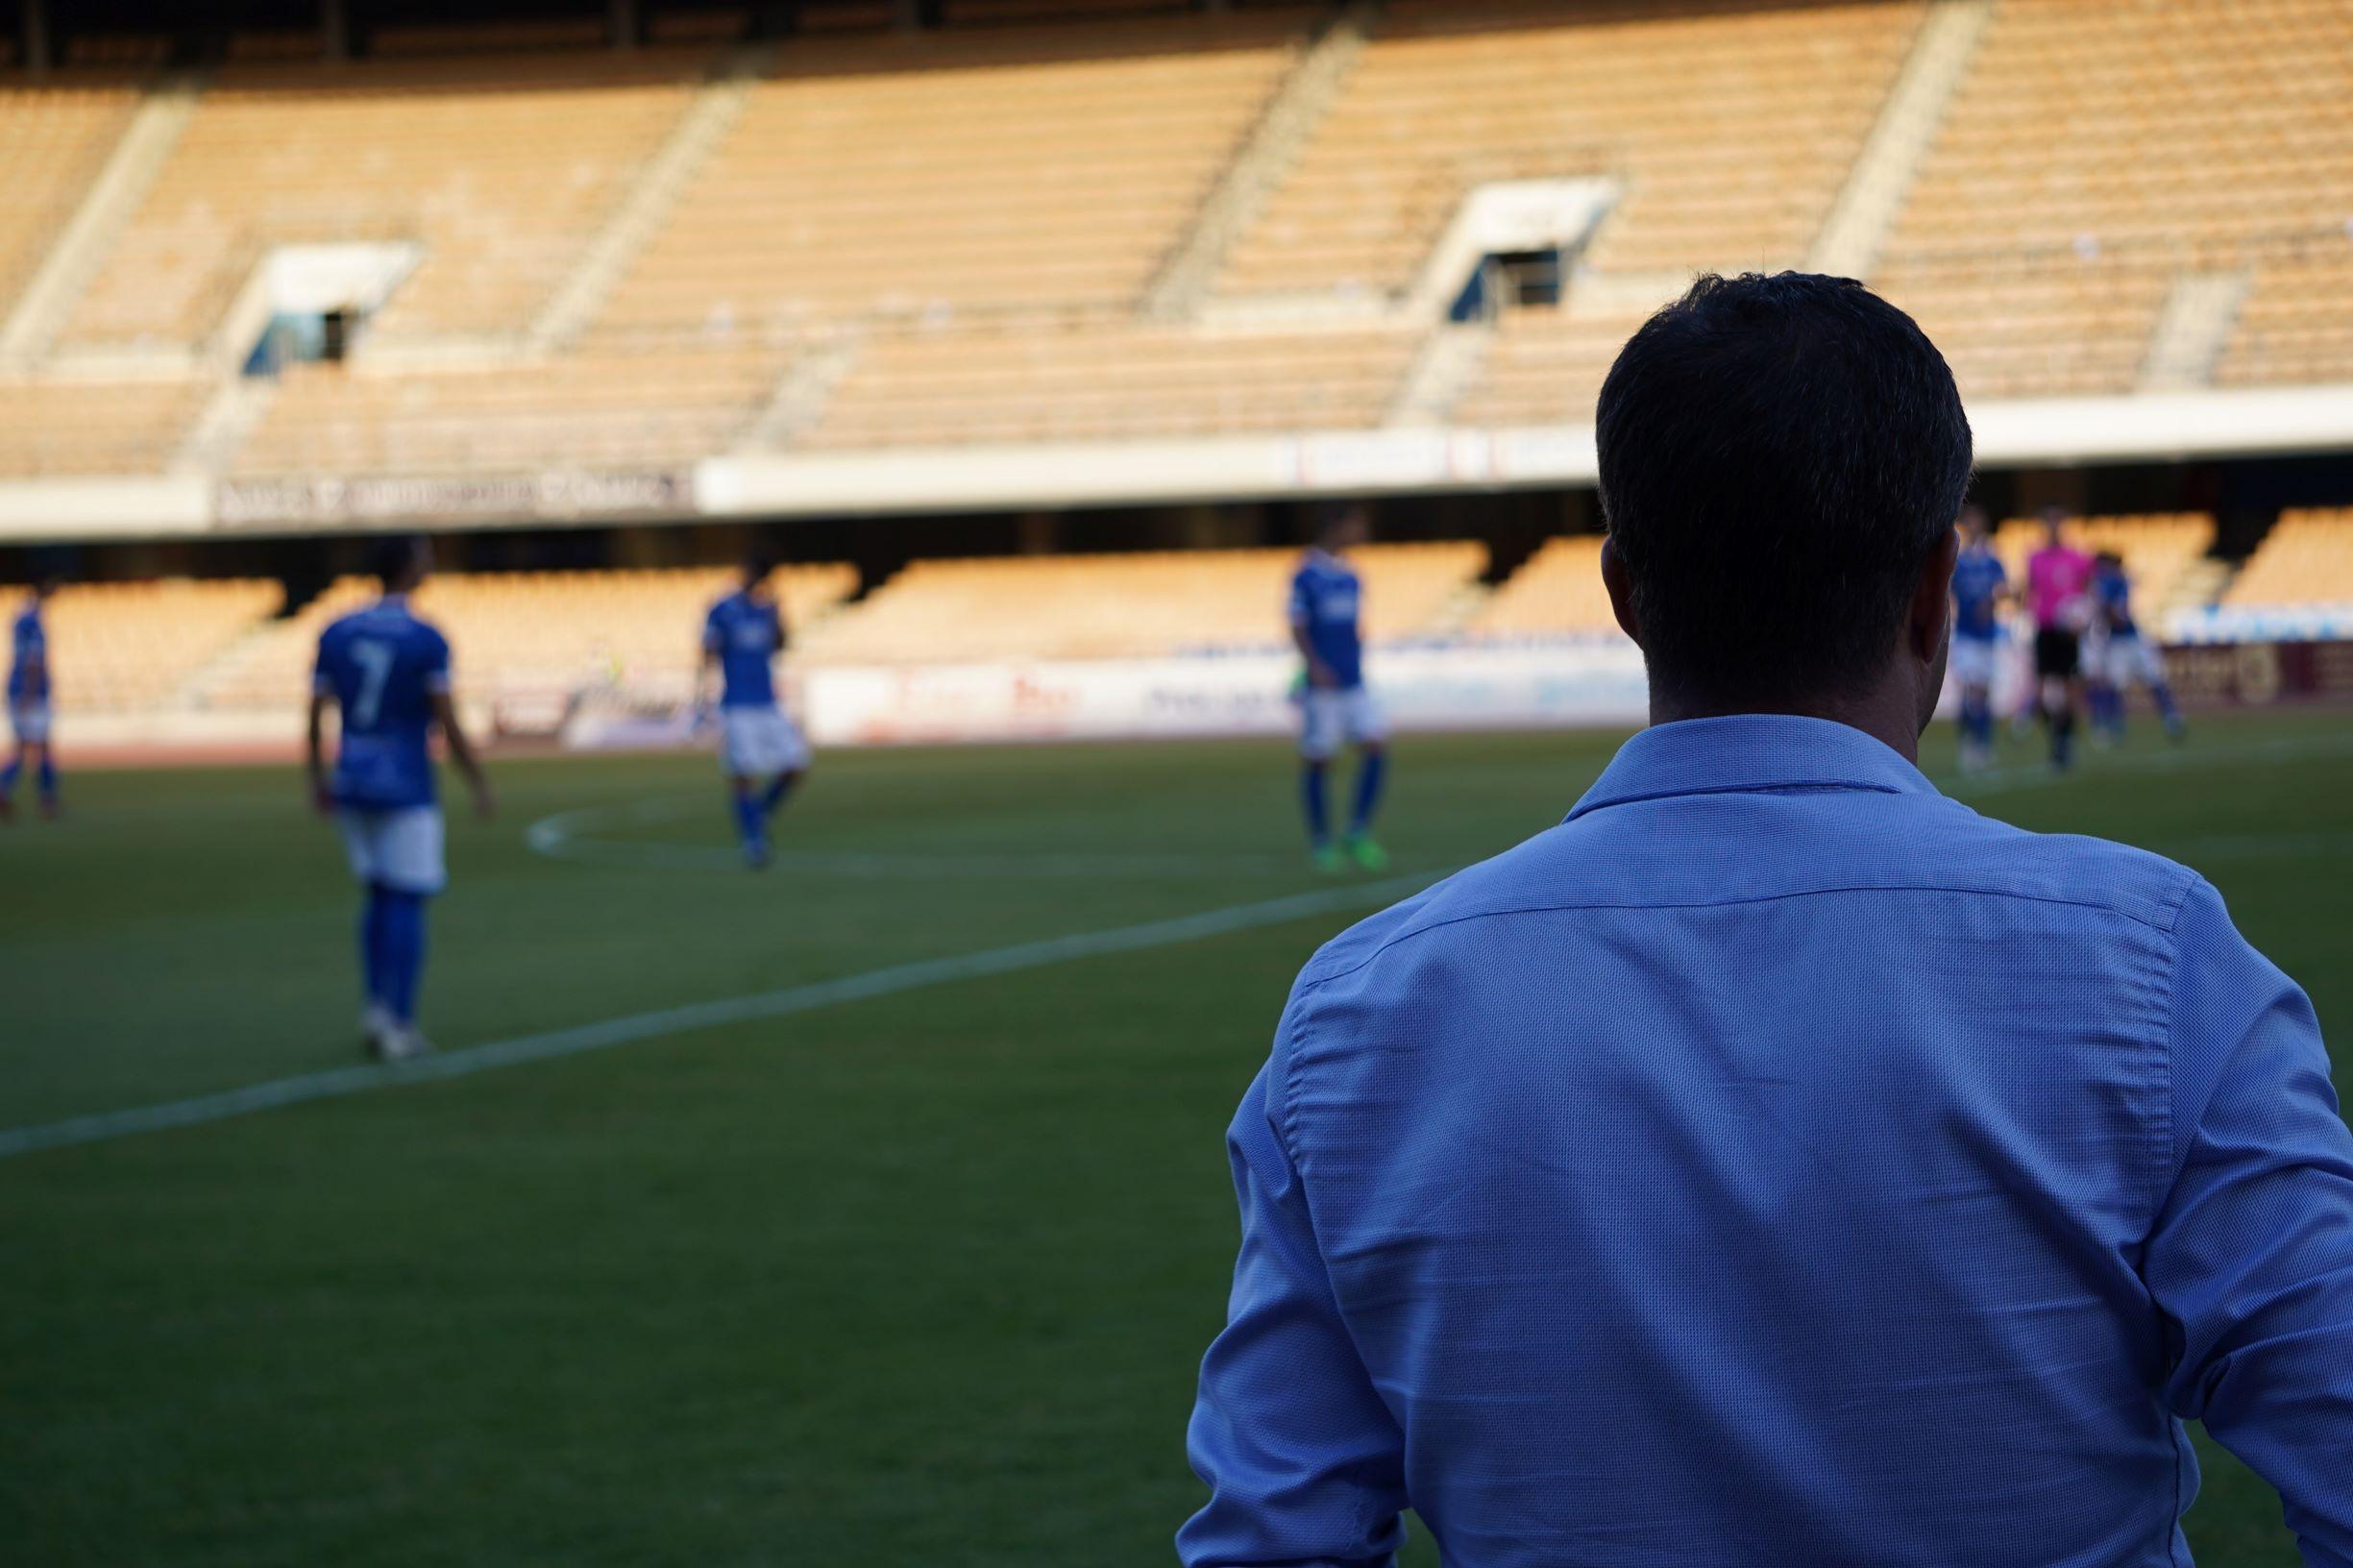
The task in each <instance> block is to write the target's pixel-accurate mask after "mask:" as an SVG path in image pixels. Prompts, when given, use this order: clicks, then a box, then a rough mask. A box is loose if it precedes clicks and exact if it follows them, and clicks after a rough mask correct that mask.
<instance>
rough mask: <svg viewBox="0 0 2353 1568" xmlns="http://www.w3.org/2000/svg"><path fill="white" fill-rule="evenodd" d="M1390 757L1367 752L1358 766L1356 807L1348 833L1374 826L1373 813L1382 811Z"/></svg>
mask: <svg viewBox="0 0 2353 1568" xmlns="http://www.w3.org/2000/svg"><path fill="white" fill-rule="evenodd" d="M1388 764H1389V755H1388V753H1387V752H1386V751H1367V752H1365V753H1364V760H1363V761H1362V762H1360V763H1359V764H1358V765H1357V798H1356V805H1355V807H1354V809H1353V810H1351V811H1350V813H1349V817H1348V831H1349V832H1351V833H1362V832H1365V831H1367V830H1368V829H1370V828H1371V827H1372V825H1373V813H1375V812H1377V811H1379V810H1380V809H1381V785H1382V781H1383V780H1384V779H1385V777H1386V776H1387V774H1388Z"/></svg>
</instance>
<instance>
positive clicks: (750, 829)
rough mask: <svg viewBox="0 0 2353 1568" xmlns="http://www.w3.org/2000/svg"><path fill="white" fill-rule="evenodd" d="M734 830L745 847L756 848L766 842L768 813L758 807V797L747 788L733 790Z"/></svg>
mask: <svg viewBox="0 0 2353 1568" xmlns="http://www.w3.org/2000/svg"><path fill="white" fill-rule="evenodd" d="M735 830H736V832H737V833H738V834H740V835H741V836H742V838H743V840H744V847H745V848H747V849H756V848H758V847H759V846H760V845H764V844H766V843H767V842H768V814H767V813H766V812H764V811H762V810H761V809H760V797H759V796H756V795H754V794H752V793H751V791H750V790H749V789H748V788H739V789H737V791H736V792H735Z"/></svg>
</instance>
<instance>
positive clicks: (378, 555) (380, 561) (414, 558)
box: [368, 533, 432, 594]
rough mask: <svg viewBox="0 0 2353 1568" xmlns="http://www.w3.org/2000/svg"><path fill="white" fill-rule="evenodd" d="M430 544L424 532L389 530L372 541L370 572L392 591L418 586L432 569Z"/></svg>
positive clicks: (394, 592)
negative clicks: (389, 531)
mask: <svg viewBox="0 0 2353 1568" xmlns="http://www.w3.org/2000/svg"><path fill="white" fill-rule="evenodd" d="M429 550H430V547H429V545H428V544H427V543H426V540H425V536H424V535H423V534H421V533H389V534H385V535H384V536H383V537H381V538H380V539H375V540H372V541H370V543H369V545H368V574H369V576H373V577H375V578H376V580H377V581H379V582H380V583H382V584H383V588H384V592H386V593H388V594H397V593H401V592H403V591H404V590H406V589H410V588H414V587H415V586H416V585H417V584H418V583H420V582H422V581H423V580H424V579H425V575H426V573H427V572H428V571H429V569H430V563H431V559H432V557H431V555H430V553H429Z"/></svg>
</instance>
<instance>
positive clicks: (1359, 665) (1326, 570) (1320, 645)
mask: <svg viewBox="0 0 2353 1568" xmlns="http://www.w3.org/2000/svg"><path fill="white" fill-rule="evenodd" d="M1363 597H1364V595H1363V588H1362V585H1361V584H1360V582H1359V581H1358V579H1357V575H1356V572H1355V570H1354V569H1353V568H1351V567H1350V566H1349V564H1348V563H1347V562H1346V561H1343V560H1341V559H1340V558H1339V557H1338V556H1336V555H1334V554H1332V553H1331V552H1330V551H1322V550H1311V551H1308V552H1307V555H1306V557H1305V558H1304V559H1302V560H1301V561H1300V563H1299V570H1298V572H1297V573H1296V574H1295V575H1294V576H1292V577H1291V625H1294V626H1297V627H1299V628H1300V629H1302V630H1304V631H1305V632H1306V633H1307V637H1308V646H1309V647H1310V648H1311V649H1314V650H1315V656H1316V657H1317V658H1318V659H1320V660H1322V661H1323V663H1324V665H1325V667H1326V668H1327V669H1329V670H1330V671H1331V672H1332V674H1333V676H1334V678H1336V680H1338V682H1339V683H1340V686H1341V689H1343V690H1353V689H1355V688H1356V687H1359V686H1361V685H1363V684H1364V639H1363V635H1362V632H1361V630H1360V625H1359V617H1360V614H1361V610H1362V603H1363Z"/></svg>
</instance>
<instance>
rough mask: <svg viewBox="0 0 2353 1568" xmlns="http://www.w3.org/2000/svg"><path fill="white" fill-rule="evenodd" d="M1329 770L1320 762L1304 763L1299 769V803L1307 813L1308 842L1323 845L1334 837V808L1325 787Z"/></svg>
mask: <svg viewBox="0 0 2353 1568" xmlns="http://www.w3.org/2000/svg"><path fill="white" fill-rule="evenodd" d="M1326 772H1328V770H1327V769H1326V768H1325V766H1324V765H1323V764H1322V763H1320V762H1310V763H1304V764H1302V765H1301V766H1300V769H1299V803H1300V805H1301V807H1302V808H1303V809H1304V810H1305V811H1306V813H1307V819H1308V842H1309V843H1310V844H1311V845H1324V844H1327V843H1329V842H1330V841H1331V838H1332V808H1331V805H1330V803H1329V801H1328V800H1327V798H1326V792H1325V789H1324V774H1325V773H1326Z"/></svg>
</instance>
